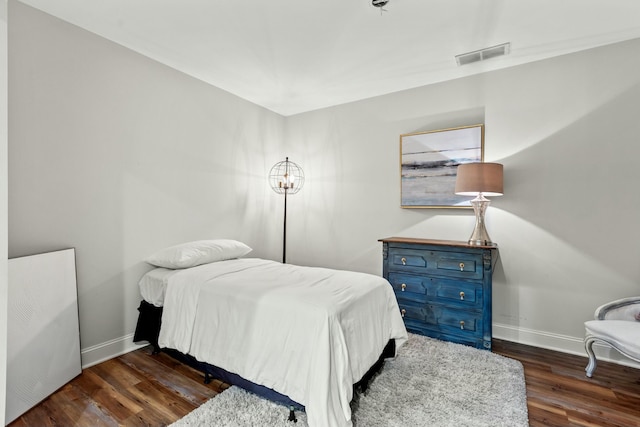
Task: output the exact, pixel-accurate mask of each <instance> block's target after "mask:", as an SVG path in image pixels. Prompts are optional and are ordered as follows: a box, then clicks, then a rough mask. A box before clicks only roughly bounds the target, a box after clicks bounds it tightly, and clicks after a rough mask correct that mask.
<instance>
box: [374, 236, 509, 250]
mask: <svg viewBox="0 0 640 427" xmlns="http://www.w3.org/2000/svg"><path fill="white" fill-rule="evenodd" d="M378 241H379V242H389V243H417V244H420V245H440V246H456V247H460V248H482V249H496V248H497V247H498V245H497V244H495V243H494V244H493V245H470V244H469V243H468V242H461V241H458V240H438V239H418V238H414V237H387V238H384V239H378Z"/></svg>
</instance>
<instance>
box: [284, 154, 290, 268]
mask: <svg viewBox="0 0 640 427" xmlns="http://www.w3.org/2000/svg"><path fill="white" fill-rule="evenodd" d="M287 159H288V157H287ZM288 192H289V189H288V188H287V187H285V188H284V226H283V227H282V228H283V230H284V231H283V233H282V263H283V264H286V263H287V193H288Z"/></svg>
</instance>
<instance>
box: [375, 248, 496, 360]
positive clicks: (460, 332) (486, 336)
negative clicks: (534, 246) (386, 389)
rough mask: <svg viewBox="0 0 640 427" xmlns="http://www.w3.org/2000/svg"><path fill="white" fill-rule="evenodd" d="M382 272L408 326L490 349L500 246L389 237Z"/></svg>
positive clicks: (425, 333)
mask: <svg viewBox="0 0 640 427" xmlns="http://www.w3.org/2000/svg"><path fill="white" fill-rule="evenodd" d="M380 242H382V245H383V247H382V256H383V275H384V277H385V279H387V280H388V281H389V283H391V286H392V287H393V290H394V291H395V294H396V298H397V299H398V305H399V306H400V311H401V313H402V317H403V318H404V323H405V326H406V328H407V330H408V331H410V332H413V333H417V334H421V335H426V336H429V337H433V338H438V339H441V340H445V341H453V342H457V343H460V344H467V345H471V346H473V347H476V348H481V349H486V350H491V279H492V276H493V267H494V264H495V260H496V259H497V252H498V250H497V247H496V246H479V245H469V244H468V243H466V242H458V241H450V240H429V239H413V238H407V237H389V238H386V239H380Z"/></svg>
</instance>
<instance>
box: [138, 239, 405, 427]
mask: <svg viewBox="0 0 640 427" xmlns="http://www.w3.org/2000/svg"><path fill="white" fill-rule="evenodd" d="M221 242H222V243H221ZM221 244H222V246H223V248H222V249H220V248H219V247H218V246H219V245H221ZM185 245H186V247H187V248H188V249H189V251H186V252H185ZM185 245H179V246H178V247H172V248H168V250H169V254H170V256H167V254H166V253H165V254H164V256H163V257H157V256H156V257H153V256H152V257H150V258H148V259H147V262H149V263H151V264H152V265H154V266H156V267H157V268H155V269H154V270H151V271H150V272H148V273H147V274H145V275H144V276H143V277H142V279H141V280H140V282H139V286H140V292H141V294H142V297H143V300H144V304H145V307H144V311H145V312H152V313H153V312H154V310H155V316H156V317H157V320H156V323H160V328H159V334H158V335H157V336H158V339H157V343H154V345H156V346H157V347H158V348H163V349H172V350H173V351H175V352H178V354H181V355H184V357H187V358H190V360H191V361H192V362H195V363H200V364H203V366H204V368H203V370H204V371H205V372H208V371H207V369H208V368H209V367H215V368H221V371H214V372H216V374H220V372H223V374H224V373H227V374H230V375H232V376H234V378H233V380H232V381H229V382H231V383H237V382H236V381H235V379H236V378H235V377H237V379H240V380H242V381H245V382H246V384H239V385H240V386H245V388H249V389H251V387H250V386H251V385H257V386H258V387H262V388H263V389H265V390H272V391H273V392H274V393H275V394H276V395H279V396H281V397H283V398H286V399H289V400H290V401H291V402H293V403H295V404H297V405H298V406H303V407H304V408H305V410H306V413H307V420H308V423H309V425H310V426H311V427H314V426H337V427H342V426H350V425H352V422H351V408H350V405H349V403H350V401H351V399H352V397H353V386H354V384H356V383H358V382H359V381H360V380H362V379H363V378H366V376H367V374H368V373H370V372H371V368H372V367H374V366H376V364H377V363H379V361H380V360H381V357H388V356H393V355H395V350H396V349H397V348H399V347H400V346H401V345H402V344H403V343H404V342H405V341H406V339H407V332H406V329H405V327H404V323H403V321H402V318H401V316H400V311H399V309H398V305H397V302H396V299H395V296H394V294H393V290H392V289H391V286H390V285H389V284H388V282H387V281H386V280H385V279H383V278H382V277H379V276H374V275H370V274H365V273H357V272H351V271H342V270H333V269H326V268H317V267H302V266H296V265H291V264H282V263H279V262H275V261H270V260H265V259H260V258H245V257H243V256H244V255H246V254H247V253H248V251H250V250H251V249H250V248H248V247H245V248H244V249H242V250H237V251H230V250H228V246H231V247H236V246H240V247H243V246H246V245H244V244H241V243H240V242H236V241H229V240H223V241H220V240H215V241H198V242H191V243H189V244H185ZM194 246H195V247H198V248H199V250H196V251H195V253H196V256H194V255H193V253H194V251H193V250H192V249H193V247H194ZM202 247H204V248H205V249H202ZM209 247H214V248H216V249H215V251H213V254H211V253H207V251H209V252H211V251H210V250H209V249H208V248H209ZM165 251H166V250H165ZM172 251H173V252H172ZM176 251H177V252H176ZM203 251H204V252H205V253H207V254H206V256H203V255H202V252H203ZM185 253H187V255H188V256H185ZM238 254H240V255H238ZM194 257H195V258H197V259H198V260H197V261H193V258H194ZM183 258H184V259H187V261H186V262H182V261H183ZM167 259H169V260H171V262H168V263H167V262H163V261H165V260H167ZM203 259H204V262H201V261H202V260H203ZM176 260H180V262H176ZM142 313H143V310H142V306H141V318H142ZM160 318H161V321H160ZM141 323H142V325H141ZM148 327H149V326H148V322H139V325H138V328H137V330H136V337H134V340H136V339H138V340H139V339H140V338H141V337H143V336H144V335H145V334H147V336H148V332H149V331H145V330H144V329H145V328H148ZM151 329H153V327H151ZM151 335H153V333H152V334H151ZM142 339H145V338H144V337H143V338H142ZM146 339H147V340H149V341H152V339H153V336H151V339H149V338H146ZM389 352H391V354H388V353H389ZM222 379H223V380H228V378H222ZM247 384H248V385H249V386H248V387H247V386H246V385H247ZM252 391H254V390H252ZM258 392H260V391H258ZM275 400H279V401H281V402H282V399H279V398H277V399H275Z"/></svg>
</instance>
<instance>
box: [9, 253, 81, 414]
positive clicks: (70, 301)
mask: <svg viewBox="0 0 640 427" xmlns="http://www.w3.org/2000/svg"><path fill="white" fill-rule="evenodd" d="M8 273H9V277H8V279H9V307H8V311H7V315H8V320H7V326H8V328H7V329H8V331H7V405H6V416H5V422H6V423H7V424H8V423H10V422H12V421H13V420H15V419H16V418H18V417H19V416H20V415H22V414H23V413H25V412H26V411H28V410H29V409H30V408H32V407H33V406H35V405H36V404H38V403H39V402H40V401H42V400H43V399H44V398H46V397H47V396H49V395H50V394H51V393H53V392H54V391H56V390H57V389H59V388H60V387H62V386H63V385H64V384H66V383H67V382H69V381H70V380H71V379H73V378H74V377H76V376H77V375H79V374H80V373H81V372H82V367H81V361H80V328H79V325H78V292H77V287H76V266H75V250H74V249H65V250H61V251H56V252H50V253H45V254H39V255H32V256H25V257H20V258H13V259H10V260H9V264H8Z"/></svg>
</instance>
